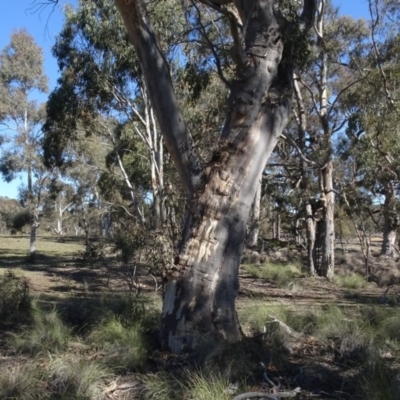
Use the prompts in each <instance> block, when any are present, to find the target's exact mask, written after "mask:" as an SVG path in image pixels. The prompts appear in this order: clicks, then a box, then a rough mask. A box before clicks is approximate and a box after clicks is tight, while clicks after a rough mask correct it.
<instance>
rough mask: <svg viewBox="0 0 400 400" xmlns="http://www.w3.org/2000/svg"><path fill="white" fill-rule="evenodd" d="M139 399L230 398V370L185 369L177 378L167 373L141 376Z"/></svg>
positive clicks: (226, 399)
mask: <svg viewBox="0 0 400 400" xmlns="http://www.w3.org/2000/svg"><path fill="white" fill-rule="evenodd" d="M142 384H143V386H142V391H141V399H143V400H144V399H146V400H180V399H196V400H210V399H212V400H230V399H231V398H232V395H231V394H230V393H229V390H227V389H228V388H229V387H230V372H229V371H228V372H226V373H222V372H219V371H216V370H214V369H210V368H207V372H205V371H203V370H195V371H193V370H192V371H185V372H184V373H183V374H182V375H181V376H180V377H179V378H178V377H176V376H172V375H169V374H167V373H164V372H163V373H158V374H153V375H144V376H143V377H142Z"/></svg>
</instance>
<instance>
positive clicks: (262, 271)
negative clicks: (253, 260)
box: [244, 263, 303, 287]
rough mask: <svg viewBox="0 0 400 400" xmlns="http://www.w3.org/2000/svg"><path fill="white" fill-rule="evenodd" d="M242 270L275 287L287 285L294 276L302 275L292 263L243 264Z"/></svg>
mask: <svg viewBox="0 0 400 400" xmlns="http://www.w3.org/2000/svg"><path fill="white" fill-rule="evenodd" d="M244 270H245V271H246V272H247V273H248V274H249V275H250V276H252V277H253V278H258V279H265V280H267V281H269V282H271V283H274V284H275V285H276V286H277V287H284V286H287V285H289V284H290V283H291V282H293V280H294V279H295V278H299V277H301V276H303V274H302V272H301V271H300V269H299V268H298V267H297V266H296V265H293V264H273V263H266V264H263V265H251V264H250V265H244Z"/></svg>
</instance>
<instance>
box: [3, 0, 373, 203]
mask: <svg viewBox="0 0 400 400" xmlns="http://www.w3.org/2000/svg"><path fill="white" fill-rule="evenodd" d="M45 1H46V0H36V1H35V0H14V1H4V0H3V4H2V6H1V13H0V49H2V48H4V46H6V45H7V44H8V43H9V40H10V36H11V34H12V33H13V31H15V30H18V29H21V28H25V29H26V30H27V31H28V32H29V33H30V34H31V35H32V36H33V37H34V38H35V40H36V42H37V44H38V45H39V46H40V47H42V48H43V50H44V66H45V72H46V74H47V76H48V78H49V87H50V90H52V89H53V88H54V87H55V85H56V82H57V78H58V66H57V62H56V60H55V59H54V58H53V56H52V54H51V48H52V46H53V44H54V40H55V37H56V36H57V34H58V33H59V32H60V30H61V28H62V25H63V13H62V10H63V8H64V7H65V5H66V4H68V3H69V4H77V0H59V4H58V5H57V6H56V7H55V8H54V10H53V8H52V7H51V6H47V7H45V8H42V9H40V8H39V9H38V7H37V4H39V3H42V4H43V3H45ZM333 2H334V4H335V5H337V6H340V9H341V14H348V15H351V16H352V17H354V18H362V17H363V18H368V15H369V13H368V0H350V1H349V0H333ZM35 3H36V5H35ZM40 100H41V101H45V100H46V96H41V98H40ZM21 183H22V180H21V178H18V179H16V180H14V181H13V182H11V183H6V182H4V181H3V180H2V178H0V196H7V197H11V198H17V196H18V187H19V186H20V185H21Z"/></svg>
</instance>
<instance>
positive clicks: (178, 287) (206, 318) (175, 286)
mask: <svg viewBox="0 0 400 400" xmlns="http://www.w3.org/2000/svg"><path fill="white" fill-rule="evenodd" d="M115 3H116V4H117V7H118V9H119V10H120V12H121V14H122V17H123V20H124V23H125V25H126V27H127V29H128V32H129V34H130V37H131V41H132V43H133V44H134V46H135V48H136V51H137V53H138V58H139V61H140V64H141V69H142V71H143V73H144V75H145V81H146V87H147V90H148V91H149V97H150V100H151V103H152V105H153V107H154V110H155V113H156V117H157V119H158V123H159V125H160V127H161V131H162V133H163V135H164V138H165V139H166V146H167V148H168V150H169V152H170V153H171V157H172V159H173V161H174V163H175V165H176V167H177V170H178V172H179V174H180V177H181V180H182V183H183V184H184V187H185V188H186V190H187V192H188V194H189V202H188V210H187V218H186V221H185V228H184V232H183V239H182V245H181V248H180V251H179V254H178V256H177V258H176V260H175V267H174V268H173V270H172V271H170V272H169V274H168V275H167V276H166V283H165V286H164V301H163V310H162V318H161V326H160V339H161V344H162V346H163V347H164V348H168V349H170V350H172V351H173V352H175V353H180V352H183V351H190V350H193V349H195V348H196V347H197V346H198V345H199V343H200V341H202V340H220V339H225V340H228V341H230V342H234V341H237V340H239V339H240V338H241V331H240V326H239V323H238V318H237V314H236V310H235V299H236V295H237V291H238V269H239V264H240V258H241V253H242V249H243V243H244V239H245V235H246V225H247V221H248V216H249V213H250V208H251V205H252V202H253V201H254V198H255V194H256V191H257V188H258V180H259V177H260V176H261V173H262V170H263V168H264V166H265V165H266V162H267V160H268V158H269V157H270V155H271V153H272V151H273V149H274V147H275V145H276V143H277V141H278V138H279V137H280V135H281V133H282V130H283V129H284V127H285V126H286V124H287V122H288V119H289V116H290V112H291V98H292V80H291V77H292V70H291V68H292V65H291V64H289V63H287V64H286V65H284V66H282V65H280V63H281V59H282V53H283V41H282V33H281V29H280V27H279V25H278V22H277V19H276V16H275V14H274V2H273V1H271V0H252V1H246V2H244V1H234V4H235V6H236V8H237V11H238V13H239V15H240V17H241V20H242V22H243V24H244V26H245V28H244V33H245V37H244V41H243V42H244V48H241V47H240V48H239V47H238V46H239V45H240V46H241V43H236V46H235V49H234V51H235V57H234V58H235V62H236V64H237V68H236V77H235V79H234V80H233V81H232V82H231V83H230V89H231V93H230V96H229V107H228V114H227V119H226V122H225V125H224V128H223V131H222V135H221V140H220V145H219V148H218V150H217V151H216V152H215V154H214V156H213V158H212V160H211V161H210V163H209V164H208V165H207V166H203V165H202V162H201V160H200V158H199V156H198V151H197V149H196V148H195V146H194V144H193V141H192V139H191V137H190V135H189V133H188V132H187V129H186V125H185V124H184V122H183V119H182V114H181V112H180V110H179V106H178V104H177V101H176V97H175V94H174V93H173V89H172V83H171V78H170V76H169V69H168V65H167V64H166V60H165V58H164V56H163V55H162V53H161V51H160V48H159V46H158V43H157V39H156V37H155V34H154V31H153V29H152V27H151V24H150V21H149V19H148V16H147V13H146V8H145V2H144V1H143V0H136V1H132V0H129V1H128V0H115ZM219 4H220V5H223V4H226V3H225V2H223V3H222V2H220V3H219ZM310 7H311V9H312V10H314V8H315V4H314V1H312V0H306V1H305V7H304V10H305V12H304V13H303V16H302V18H303V17H304V20H303V19H302V21H303V22H304V23H305V25H307V26H308V27H310V26H311V21H310V15H309V14H310ZM214 8H215V4H214ZM311 14H313V12H312V13H311ZM311 19H312V18H311ZM235 34H236V35H235ZM237 34H238V32H233V36H234V37H235V36H237Z"/></svg>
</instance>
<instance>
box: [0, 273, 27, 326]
mask: <svg viewBox="0 0 400 400" xmlns="http://www.w3.org/2000/svg"><path fill="white" fill-rule="evenodd" d="M29 286H30V284H29V280H28V279H26V278H24V277H23V276H22V275H20V274H17V273H16V272H14V271H11V270H8V271H6V272H5V273H4V274H3V275H1V276H0V325H1V324H4V323H6V322H25V320H26V319H27V318H28V317H29V315H30V310H31V299H30V296H29Z"/></svg>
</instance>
